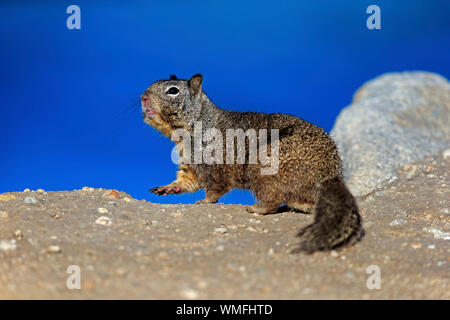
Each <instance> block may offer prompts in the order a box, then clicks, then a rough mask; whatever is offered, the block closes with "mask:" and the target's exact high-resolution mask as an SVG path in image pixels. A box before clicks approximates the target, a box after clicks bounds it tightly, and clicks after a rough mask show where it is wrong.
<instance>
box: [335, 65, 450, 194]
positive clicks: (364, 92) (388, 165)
mask: <svg viewBox="0 0 450 320" xmlns="http://www.w3.org/2000/svg"><path fill="white" fill-rule="evenodd" d="M331 135H332V137H333V138H334V139H335V140H336V142H337V144H338V146H339V150H340V154H341V157H342V159H343V161H344V175H345V178H346V181H347V183H348V186H349V188H350V190H351V191H352V192H353V194H355V195H364V194H367V193H370V192H372V191H374V190H376V189H377V188H379V187H381V186H382V185H383V184H384V183H386V182H388V181H392V180H394V179H396V177H397V176H396V169H397V168H399V167H400V166H402V165H404V164H406V163H409V162H412V161H415V160H419V159H423V158H425V157H426V156H428V155H431V154H436V153H438V152H440V151H441V150H443V149H446V148H449V146H450V84H449V82H448V81H447V80H446V79H445V78H443V77H441V76H439V75H437V74H433V73H426V72H404V73H388V74H385V75H382V76H380V77H378V78H376V79H374V80H371V81H369V82H367V83H366V84H365V85H363V86H362V87H361V88H360V89H359V90H358V91H357V92H356V93H355V95H354V98H353V102H352V104H351V105H350V106H349V107H347V108H345V109H344V110H342V112H341V113H340V115H339V116H338V118H337V120H336V123H335V126H334V128H333V130H332V132H331Z"/></svg>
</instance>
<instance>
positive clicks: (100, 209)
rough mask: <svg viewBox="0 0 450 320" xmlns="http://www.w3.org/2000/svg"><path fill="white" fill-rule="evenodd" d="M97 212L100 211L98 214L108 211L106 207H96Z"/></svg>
mask: <svg viewBox="0 0 450 320" xmlns="http://www.w3.org/2000/svg"><path fill="white" fill-rule="evenodd" d="M97 212H98V213H100V214H106V213H108V209H106V208H98V209H97Z"/></svg>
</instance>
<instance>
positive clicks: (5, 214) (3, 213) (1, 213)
mask: <svg viewBox="0 0 450 320" xmlns="http://www.w3.org/2000/svg"><path fill="white" fill-rule="evenodd" d="M0 218H3V219H6V218H8V214H7V213H6V212H5V211H0Z"/></svg>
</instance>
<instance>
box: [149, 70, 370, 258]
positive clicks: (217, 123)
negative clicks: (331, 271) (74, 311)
mask: <svg viewBox="0 0 450 320" xmlns="http://www.w3.org/2000/svg"><path fill="white" fill-rule="evenodd" d="M202 82H203V77H202V75H200V74H196V75H194V76H193V77H191V79H190V80H182V79H178V78H177V77H176V76H174V75H172V76H171V77H170V78H169V79H168V80H159V81H156V82H154V83H153V84H152V85H151V86H150V87H149V88H147V89H146V90H145V92H144V93H143V94H142V96H141V104H142V115H143V118H144V121H145V123H147V124H148V125H150V126H152V127H153V128H155V129H156V130H158V131H160V132H161V133H162V134H163V135H165V136H167V137H169V138H170V137H172V134H173V133H174V131H175V130H177V129H183V130H186V131H187V132H189V133H190V134H194V131H195V130H194V126H195V122H197V121H201V123H202V130H203V131H205V130H206V129H208V128H216V129H218V130H219V131H220V132H222V133H223V134H225V132H226V130H227V129H237V128H239V129H242V130H243V131H246V130H248V129H254V130H260V129H267V130H271V129H277V130H278V141H277V142H278V148H279V151H278V158H279V165H278V171H277V172H276V173H275V174H267V175H263V174H261V170H260V169H261V167H262V166H263V164H262V163H260V162H257V163H254V164H250V163H243V164H239V163H233V164H228V163H226V164H216V163H213V164H205V163H191V162H187V161H186V162H185V163H181V164H180V165H179V167H178V171H177V175H176V180H175V181H173V182H172V183H170V184H168V185H165V186H160V187H155V188H152V189H150V190H149V191H150V192H153V193H155V194H157V195H168V194H180V193H185V192H195V191H197V190H200V189H204V191H205V198H204V199H203V200H200V201H198V202H197V203H216V202H217V201H218V200H219V198H220V197H221V196H223V195H224V194H225V193H227V192H229V191H230V190H231V189H233V188H238V189H247V190H250V191H251V192H252V193H253V194H254V195H255V197H256V199H257V200H258V204H254V205H251V206H248V207H247V211H248V212H250V213H257V214H260V215H264V214H268V213H276V212H277V211H278V210H279V208H280V206H281V205H283V204H286V205H287V206H288V207H289V208H292V209H294V210H300V211H302V212H305V213H308V212H312V213H314V221H313V223H312V224H310V225H308V226H306V227H305V228H303V229H302V230H300V231H299V232H298V234H297V236H298V237H299V238H300V242H299V243H298V245H297V247H296V248H295V249H293V250H292V251H291V252H292V253H299V252H306V253H313V252H315V251H327V250H334V249H338V248H341V247H344V246H346V245H353V244H354V243H356V242H357V241H359V240H360V239H361V238H362V237H363V235H364V230H363V228H362V219H361V217H360V215H359V213H358V207H357V204H356V201H355V199H354V197H353V196H352V194H351V193H350V191H349V190H348V188H347V187H346V185H345V183H344V179H343V174H342V162H341V159H340V157H339V155H338V150H337V147H336V144H335V143H334V141H333V140H332V139H331V137H330V136H329V135H328V134H327V133H326V132H325V131H324V130H323V129H321V128H319V127H317V126H315V125H313V124H311V123H309V122H307V121H305V120H303V119H301V118H298V117H295V116H292V115H288V114H281V113H272V114H265V113H257V112H233V111H228V110H224V109H221V108H219V107H217V106H216V105H215V104H214V103H213V102H212V101H211V100H210V99H209V97H208V96H207V95H206V94H205V92H204V91H203V89H202ZM172 140H173V139H172ZM248 140H249V139H247V141H246V147H247V148H248V146H249V141H248ZM175 142H176V143H177V144H178V143H179V142H180V140H178V141H175ZM271 143H272V141H271ZM271 143H267V146H269V145H270V144H271ZM270 150H272V149H270ZM224 152H225V147H224ZM182 153H183V152H182V151H181V152H180V156H183V157H185V159H186V157H187V156H186V155H183V154H182ZM245 155H246V157H247V158H248V157H249V154H248V150H245Z"/></svg>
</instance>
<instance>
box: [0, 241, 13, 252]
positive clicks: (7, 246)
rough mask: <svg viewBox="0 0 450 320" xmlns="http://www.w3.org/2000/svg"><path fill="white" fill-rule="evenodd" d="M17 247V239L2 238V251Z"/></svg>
mask: <svg viewBox="0 0 450 320" xmlns="http://www.w3.org/2000/svg"><path fill="white" fill-rule="evenodd" d="M16 249H17V244H16V240H14V239H13V240H0V251H11V250H16Z"/></svg>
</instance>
